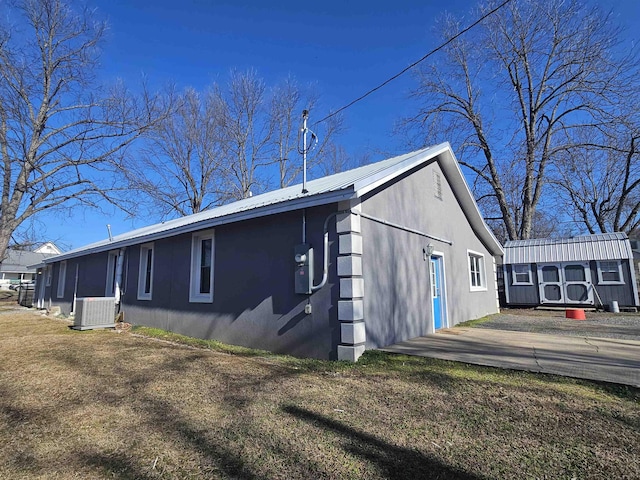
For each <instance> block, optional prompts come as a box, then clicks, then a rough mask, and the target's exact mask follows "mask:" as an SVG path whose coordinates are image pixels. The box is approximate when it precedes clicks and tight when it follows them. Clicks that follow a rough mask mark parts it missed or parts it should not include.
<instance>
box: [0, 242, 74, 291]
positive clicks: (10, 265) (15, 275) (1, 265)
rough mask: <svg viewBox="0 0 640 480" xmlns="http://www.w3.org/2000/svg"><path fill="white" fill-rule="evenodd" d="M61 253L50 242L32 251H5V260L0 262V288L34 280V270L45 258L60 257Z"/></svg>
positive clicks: (10, 249)
mask: <svg viewBox="0 0 640 480" xmlns="http://www.w3.org/2000/svg"><path fill="white" fill-rule="evenodd" d="M61 253H62V252H61V251H60V249H59V248H58V247H57V246H56V245H55V244H54V243H52V242H46V243H44V244H42V245H40V246H39V247H38V248H36V249H35V250H34V251H28V250H16V249H13V248H9V249H7V252H6V258H5V259H4V260H3V261H2V262H0V288H8V287H9V285H11V284H12V283H13V284H17V283H23V282H30V281H32V280H35V276H36V268H35V267H34V265H38V264H41V263H42V262H43V261H44V259H45V258H49V257H52V256H54V255H60V254H61Z"/></svg>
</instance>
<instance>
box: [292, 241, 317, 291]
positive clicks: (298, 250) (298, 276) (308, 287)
mask: <svg viewBox="0 0 640 480" xmlns="http://www.w3.org/2000/svg"><path fill="white" fill-rule="evenodd" d="M294 255H295V256H294V259H295V262H296V270H295V290H296V293H299V294H301V295H310V294H311V292H312V291H313V288H312V287H313V248H311V245H309V244H308V243H302V244H300V245H296V246H295V248H294Z"/></svg>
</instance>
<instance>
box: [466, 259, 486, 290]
mask: <svg viewBox="0 0 640 480" xmlns="http://www.w3.org/2000/svg"><path fill="white" fill-rule="evenodd" d="M467 252H468V254H469V278H470V282H471V290H486V289H487V282H486V274H485V271H484V255H482V254H481V253H477V252H471V251H467Z"/></svg>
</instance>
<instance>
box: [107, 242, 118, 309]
mask: <svg viewBox="0 0 640 480" xmlns="http://www.w3.org/2000/svg"><path fill="white" fill-rule="evenodd" d="M117 268H118V251H117V250H116V251H113V252H109V259H108V260H107V286H106V288H105V292H104V294H105V296H106V297H115V296H116V279H117V276H116V270H117Z"/></svg>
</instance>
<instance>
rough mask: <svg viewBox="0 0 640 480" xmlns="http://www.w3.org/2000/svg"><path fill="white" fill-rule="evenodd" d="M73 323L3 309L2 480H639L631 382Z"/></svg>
mask: <svg viewBox="0 0 640 480" xmlns="http://www.w3.org/2000/svg"><path fill="white" fill-rule="evenodd" d="M67 325H68V323H67V322H65V321H63V320H57V319H50V318H46V317H41V316H39V315H36V314H33V313H30V312H6V311H5V312H0V332H1V333H0V478H3V479H4V478H10V479H19V478H43V479H44V478H46V479H55V478H82V479H87V478H117V479H124V478H131V479H155V478H256V479H257V478H276V479H279V478H281V479H292V478H304V479H319V478H329V479H334V478H335V479H339V478H354V479H360V478H397V479H405V478H409V479H428V478H442V479H449V478H464V479H480V478H495V479H503V478H518V479H525V478H549V479H551V478H553V479H557V478H565V479H572V478H576V479H588V478H602V479H605V478H606V479H612V478H615V479H621V478H628V479H631V478H640V403H639V402H640V391H639V390H637V389H633V388H627V387H615V386H603V385H598V384H595V383H590V382H586V381H579V380H573V379H564V378H560V377H555V376H544V375H536V374H531V373H526V372H512V371H501V370H498V369H492V368H483V367H475V366H468V365H464V364H459V363H453V362H445V361H438V360H431V359H426V358H411V357H405V356H399V355H392V354H384V353H380V352H368V353H367V354H365V356H364V357H363V358H362V360H361V361H360V362H359V363H358V364H356V365H348V364H344V363H339V362H321V361H309V360H296V359H293V358H291V357H283V356H276V355H269V354H266V353H263V352H255V351H250V350H245V349H233V348H225V347H224V346H220V345H218V344H215V343H210V344H207V343H206V342H199V341H191V343H193V344H197V345H199V346H200V347H203V346H208V347H210V348H199V347H196V346H193V345H182V344H177V343H169V342H167V341H161V340H158V339H150V338H143V337H140V336H136V335H132V334H129V333H121V334H117V333H114V332H113V331H88V332H76V331H71V330H69V329H68V328H67ZM138 332H144V330H139V331H138ZM147 333H152V334H155V335H159V336H162V334H158V332H155V333H154V332H147ZM167 337H168V338H169V339H172V340H179V341H186V342H189V341H188V340H185V339H181V338H179V337H176V336H167ZM229 352H233V353H229Z"/></svg>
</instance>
